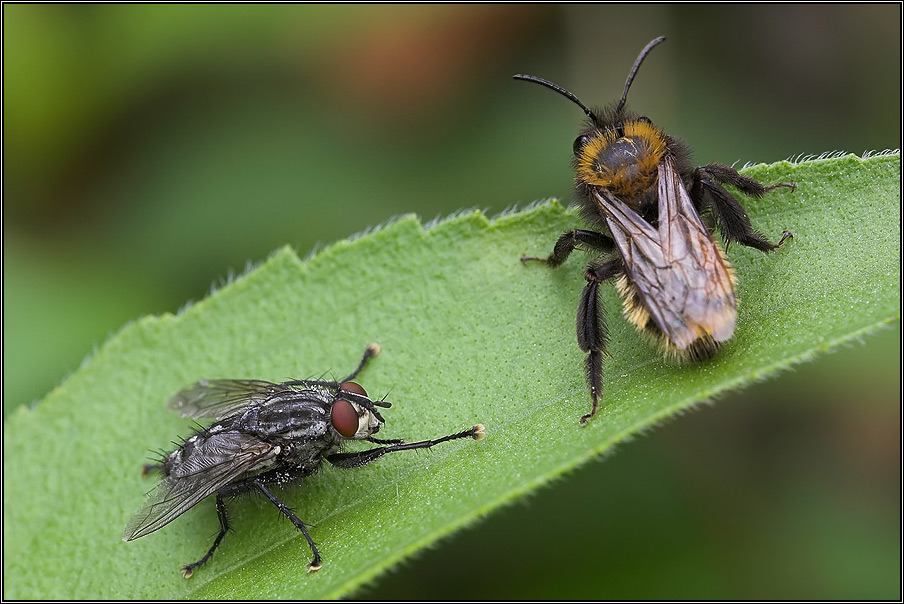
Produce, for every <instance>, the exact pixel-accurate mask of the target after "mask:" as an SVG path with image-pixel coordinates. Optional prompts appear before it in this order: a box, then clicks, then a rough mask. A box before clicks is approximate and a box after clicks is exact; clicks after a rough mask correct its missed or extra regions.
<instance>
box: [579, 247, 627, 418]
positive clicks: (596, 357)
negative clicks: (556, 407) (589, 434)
mask: <svg viewBox="0 0 904 604" xmlns="http://www.w3.org/2000/svg"><path fill="white" fill-rule="evenodd" d="M623 271H624V265H623V264H622V261H621V259H620V258H617V259H615V260H610V261H609V262H605V263H602V264H600V263H599V262H597V261H593V262H591V263H590V264H588V265H587V268H586V269H584V278H585V279H587V285H586V286H584V291H583V292H582V293H581V302H580V304H579V305H578V318H577V335H578V346H580V348H581V350H583V351H584V352H586V353H587V358H586V360H585V362H584V372H585V374H586V377H587V383H588V384H590V397H591V398H592V399H593V407H591V409H590V413H587V414H586V415H583V416H581V425H582V426H586V425H587V422H589V421H590V420H591V419H593V417H594V416H595V415H596V412H597V411H598V410H599V402H600V398H601V396H602V392H603V354H604V353H605V352H606V347H607V346H608V344H609V330H608V328H607V327H606V312H605V308H604V307H603V305H602V304H600V302H599V292H598V290H599V285H600V283H602V282H604V281H607V280H608V279H611V278H612V277H615V276H616V275H619V274H620V273H622V272H623Z"/></svg>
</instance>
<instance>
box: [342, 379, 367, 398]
mask: <svg viewBox="0 0 904 604" xmlns="http://www.w3.org/2000/svg"><path fill="white" fill-rule="evenodd" d="M339 390H345V391H346V392H351V393H354V394H360V395H361V396H367V392H365V391H364V388H362V387H361V384H357V383H355V382H343V383H341V384H339Z"/></svg>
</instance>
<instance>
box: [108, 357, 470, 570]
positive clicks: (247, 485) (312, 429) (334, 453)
mask: <svg viewBox="0 0 904 604" xmlns="http://www.w3.org/2000/svg"><path fill="white" fill-rule="evenodd" d="M379 350H380V348H379V346H377V345H376V344H371V345H370V346H368V347H367V350H366V351H365V352H364V357H363V358H362V359H361V362H360V363H359V364H358V367H357V368H356V369H355V370H354V371H353V372H352V373H351V375H349V376H347V377H346V378H344V379H342V380H340V381H338V382H332V381H325V380H292V381H288V382H283V383H281V384H274V383H272V382H265V381H262V380H202V381H200V382H198V383H196V384H194V385H193V386H190V387H188V388H186V389H185V390H182V391H180V392H179V393H177V394H176V395H175V396H173V397H172V398H171V399H170V401H169V407H170V408H171V409H175V410H176V411H179V412H180V413H181V414H182V416H183V417H190V418H193V419H198V418H203V417H208V418H213V419H215V420H217V422H216V423H215V424H213V425H212V426H210V427H208V428H203V429H200V430H198V431H196V432H195V434H194V435H193V436H191V437H190V438H189V439H187V440H186V441H185V442H183V443H182V445H181V446H180V447H179V448H178V449H176V450H175V451H173V452H172V453H169V454H168V455H166V456H164V457H163V458H162V459H161V460H160V463H157V464H148V465H146V466H145V467H144V470H145V473H148V472H151V471H159V472H161V473H162V474H163V482H161V483H160V484H159V485H158V486H157V488H156V489H154V491H153V492H152V493H151V494H150V496H149V497H148V500H147V501H146V502H145V504H144V505H143V506H141V508H140V509H139V510H138V511H137V512H136V513H135V515H134V516H132V519H131V520H129V522H128V524H127V525H126V528H125V532H124V534H123V541H131V540H133V539H138V538H139V537H144V536H145V535H148V534H150V533H153V532H154V531H156V530H158V529H161V528H163V527H164V526H166V525H167V524H169V523H170V522H172V521H173V520H175V519H176V518H178V517H179V516H181V515H182V514H184V513H185V512H187V511H188V510H189V509H191V508H192V507H194V506H195V505H196V504H198V503H199V502H200V501H201V500H202V499H204V498H206V497H207V496H208V495H212V494H214V493H215V494H216V499H217V514H218V516H219V519H220V532H219V533H218V534H217V536H216V538H215V539H214V542H213V545H211V546H210V549H209V550H208V551H207V553H206V554H204V556H203V557H202V558H201V559H200V560H198V561H197V562H192V563H191V564H187V565H185V566H183V567H182V575H183V576H184V577H185V578H186V579H188V578H189V577H191V576H192V574H193V573H194V571H195V569H197V568H198V567H199V566H201V565H202V564H204V563H205V562H207V561H208V560H209V559H210V557H211V556H212V555H213V553H214V551H215V550H216V549H217V547H218V546H219V545H220V542H221V541H222V540H223V537H224V536H226V533H227V532H228V531H229V519H228V516H227V514H226V502H225V498H227V497H233V496H236V495H240V494H242V493H246V492H259V493H262V494H263V495H264V496H265V497H266V498H267V499H269V500H270V501H271V502H272V503H273V505H275V506H276V507H277V508H278V509H279V511H280V512H282V513H283V515H285V516H286V517H287V518H288V519H289V520H291V521H292V524H294V525H295V527H296V528H297V529H298V530H299V531H301V534H302V535H304V538H305V539H306V540H307V542H308V545H310V546H311V551H312V552H313V554H314V559H313V560H312V561H311V565H310V567H309V570H310V571H316V570H319V569H320V567H321V558H320V552H319V551H318V550H317V545H315V543H314V540H313V539H311V535H310V534H308V529H307V527H306V526H305V524H304V522H302V521H301V519H299V518H298V516H296V515H295V512H294V511H292V509H290V508H289V507H288V506H286V504H284V503H283V502H282V501H280V500H279V499H278V498H277V497H276V495H274V494H273V492H272V491H270V488H269V487H268V485H272V484H279V485H284V484H286V483H289V482H291V481H294V480H297V479H299V478H304V477H305V476H310V475H311V474H314V473H315V472H316V471H317V470H318V468H319V467H320V464H321V462H323V460H324V459H326V461H328V462H330V463H331V464H332V465H334V466H336V467H339V468H357V467H360V466H363V465H366V464H369V463H370V462H372V461H375V460H376V459H378V458H380V457H382V456H383V455H385V454H387V453H393V452H395V451H407V450H410V449H425V448H429V447H432V446H433V445H436V444H439V443H441V442H446V441H449V440H455V439H458V438H473V439H475V440H480V439H482V438H483V436H484V432H483V430H484V427H483V426H482V425H481V424H477V425H476V426H474V427H472V428H470V429H468V430H464V431H463V432H459V433H457V434H452V435H450V436H444V437H442V438H438V439H436V440H425V441H421V442H415V443H405V442H403V441H401V440H397V439H392V440H380V439H378V438H375V437H374V436H373V435H374V434H376V433H377V432H379V430H380V427H381V426H382V425H383V422H384V420H383V416H381V415H380V412H379V411H377V407H384V408H387V407H390V406H391V405H390V403H387V402H386V401H382V400H376V401H375V400H372V399H370V398H369V397H368V396H367V393H366V392H365V391H364V388H362V387H361V386H360V385H358V384H357V383H355V382H353V381H351V380H353V379H354V378H355V376H356V375H358V373H359V372H360V371H361V370H362V369H363V368H364V366H365V365H366V364H367V361H368V360H369V359H370V358H371V357H373V356H374V355H376V354H378V353H379ZM345 440H366V441H368V442H371V443H374V444H378V445H385V446H381V447H377V448H373V449H367V450H365V451H355V452H349V453H339V452H338V450H339V448H340V447H341V445H342V443H343V441H345Z"/></svg>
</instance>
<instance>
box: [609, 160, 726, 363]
mask: <svg viewBox="0 0 904 604" xmlns="http://www.w3.org/2000/svg"><path fill="white" fill-rule="evenodd" d="M594 195H595V196H596V199H597V202H598V203H599V204H600V207H601V209H602V210H603V212H605V215H606V222H607V224H608V225H609V229H610V231H611V232H612V237H613V239H614V240H615V243H616V245H617V246H618V248H619V251H620V252H621V254H622V258H623V259H624V264H625V271H626V272H627V273H628V277H629V278H630V280H631V283H632V284H633V285H634V286H635V287H636V288H637V291H638V294H639V296H640V299H641V301H642V303H643V305H644V307H645V308H646V310H647V311H648V312H649V313H650V317H651V318H652V319H653V321H654V322H655V323H656V326H657V327H658V328H659V329H660V331H662V332H663V333H664V334H665V336H666V337H667V338H668V339H669V341H670V342H672V344H674V345H675V346H676V347H677V348H679V349H681V350H684V349H686V348H687V347H688V346H690V345H691V344H692V343H693V342H694V341H695V340H697V339H698V338H700V337H703V336H706V335H708V336H710V337H712V338H713V340H715V341H716V342H723V341H725V340H727V339H728V338H729V337H731V334H732V333H733V332H734V328H735V321H736V319H737V301H736V299H735V295H734V277H733V275H732V272H731V269H730V268H729V266H728V261H727V260H726V259H725V257H724V256H723V255H722V251H721V250H720V249H719V247H718V245H717V244H716V242H715V241H714V240H713V238H712V236H711V235H710V234H709V231H708V230H707V229H706V227H705V226H704V225H703V223H702V222H701V221H700V218H699V216H698V215H697V211H696V209H695V208H694V205H693V202H692V201H691V198H690V196H689V195H688V194H687V191H686V190H685V188H684V184H683V183H682V182H681V176H680V175H679V174H678V172H677V170H676V169H675V165H674V163H673V160H672V159H671V158H670V157H669V156H666V157H665V158H663V160H662V161H661V162H660V163H659V229H658V230H657V229H656V228H654V227H653V226H652V225H650V224H649V223H648V222H647V221H645V220H644V219H643V218H641V217H640V216H639V215H638V214H637V213H636V212H635V211H634V210H632V209H631V208H629V207H628V206H627V205H625V204H624V203H623V202H622V201H621V200H619V199H618V198H617V197H615V196H614V195H612V194H611V193H610V192H609V191H607V190H605V189H594Z"/></svg>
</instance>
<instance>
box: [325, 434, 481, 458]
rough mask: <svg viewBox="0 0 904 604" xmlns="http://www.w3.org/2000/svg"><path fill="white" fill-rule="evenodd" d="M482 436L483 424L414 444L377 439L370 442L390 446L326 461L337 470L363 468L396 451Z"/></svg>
mask: <svg viewBox="0 0 904 604" xmlns="http://www.w3.org/2000/svg"><path fill="white" fill-rule="evenodd" d="M484 436H485V434H484V427H483V424H477V425H475V426H472V427H471V428H468V429H467V430H462V431H461V432H456V433H455V434H450V435H449V436H443V437H442V438H437V439H434V440H422V441H419V442H415V443H406V442H402V441H401V440H384V441H381V440H379V439H373V440H372V441H371V442H377V443H379V442H385V443H392V444H391V445H389V446H387V447H377V448H376V449H367V450H366V451H355V452H352V453H333V454H332V455H327V457H326V460H327V461H328V462H330V463H331V464H333V465H334V466H336V467H337V468H360V467H361V466H365V465H367V464H369V463H370V462H372V461H376V460H377V459H379V458H381V457H383V456H384V455H386V454H387V453H395V452H396V451H410V450H412V449H429V448H430V447H433V446H434V445H438V444H440V443H444V442H447V441H450V440H458V439H459V438H473V439H474V440H482V439H483V437H484Z"/></svg>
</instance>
